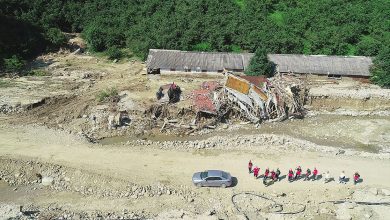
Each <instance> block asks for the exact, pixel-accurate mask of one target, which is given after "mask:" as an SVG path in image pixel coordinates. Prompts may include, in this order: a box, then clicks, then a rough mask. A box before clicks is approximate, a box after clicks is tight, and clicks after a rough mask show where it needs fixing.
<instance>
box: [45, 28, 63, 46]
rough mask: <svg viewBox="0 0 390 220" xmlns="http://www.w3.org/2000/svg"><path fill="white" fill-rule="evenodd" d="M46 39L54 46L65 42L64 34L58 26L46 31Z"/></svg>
mask: <svg viewBox="0 0 390 220" xmlns="http://www.w3.org/2000/svg"><path fill="white" fill-rule="evenodd" d="M46 39H47V40H48V41H49V42H50V43H51V44H52V45H54V46H62V45H64V44H65V43H66V36H65V35H64V34H63V33H62V32H61V30H60V29H58V28H50V29H49V30H48V31H47V32H46Z"/></svg>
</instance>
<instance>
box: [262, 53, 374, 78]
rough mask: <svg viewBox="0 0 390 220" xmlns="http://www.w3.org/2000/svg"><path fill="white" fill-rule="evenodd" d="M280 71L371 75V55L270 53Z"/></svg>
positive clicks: (271, 59)
mask: <svg viewBox="0 0 390 220" xmlns="http://www.w3.org/2000/svg"><path fill="white" fill-rule="evenodd" d="M268 59H269V60H270V61H271V62H273V63H275V64H276V65H277V67H278V70H279V72H282V73H283V72H293V73H313V74H324V75H327V74H333V75H343V76H370V75H371V74H370V66H371V65H372V59H371V57H363V56H326V55H299V54H268Z"/></svg>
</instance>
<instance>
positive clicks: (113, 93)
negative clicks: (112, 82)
mask: <svg viewBox="0 0 390 220" xmlns="http://www.w3.org/2000/svg"><path fill="white" fill-rule="evenodd" d="M117 96H118V90H117V89H116V88H109V89H105V90H102V91H100V92H99V93H98V94H97V96H96V99H97V100H98V101H99V102H103V101H107V100H108V99H111V98H115V97H117Z"/></svg>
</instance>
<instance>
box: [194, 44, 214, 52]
mask: <svg viewBox="0 0 390 220" xmlns="http://www.w3.org/2000/svg"><path fill="white" fill-rule="evenodd" d="M193 50H195V51H211V50H212V46H211V44H210V43H208V42H202V43H199V44H196V45H195V46H194V47H193Z"/></svg>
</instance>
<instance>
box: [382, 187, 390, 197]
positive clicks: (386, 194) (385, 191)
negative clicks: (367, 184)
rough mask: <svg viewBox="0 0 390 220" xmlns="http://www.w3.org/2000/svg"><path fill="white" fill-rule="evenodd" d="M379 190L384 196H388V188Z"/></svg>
mask: <svg viewBox="0 0 390 220" xmlns="http://www.w3.org/2000/svg"><path fill="white" fill-rule="evenodd" d="M381 192H382V194H383V195H385V196H390V190H388V189H382V190H381Z"/></svg>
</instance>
